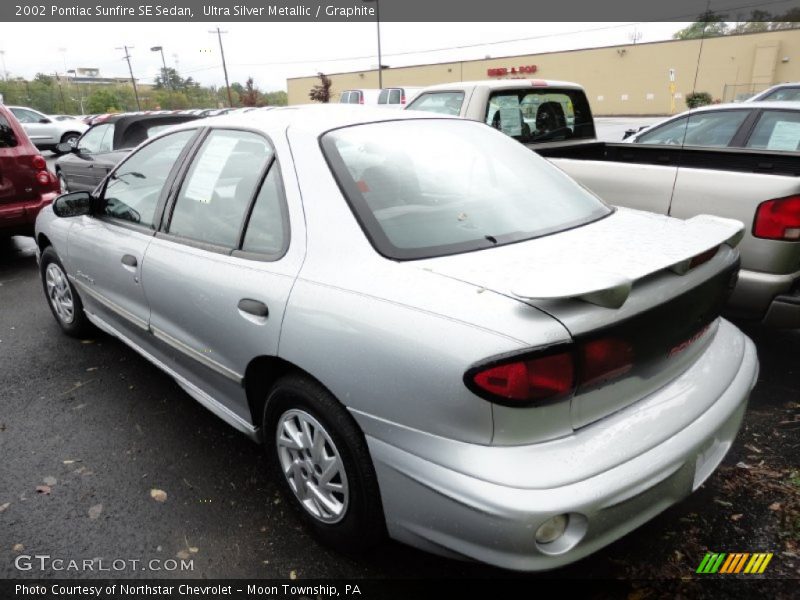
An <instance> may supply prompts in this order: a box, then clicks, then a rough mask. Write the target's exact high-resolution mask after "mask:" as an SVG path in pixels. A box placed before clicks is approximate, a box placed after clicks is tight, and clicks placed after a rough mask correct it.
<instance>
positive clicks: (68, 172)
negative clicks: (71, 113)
mask: <svg viewBox="0 0 800 600" xmlns="http://www.w3.org/2000/svg"><path fill="white" fill-rule="evenodd" d="M109 131H110V132H111V137H113V135H114V125H113V124H112V123H103V124H102V125H95V126H94V127H92V128H91V129H90V130H89V131H87V132H86V133H85V134H84V135H83V136H82V137H81V138H80V139H79V140H78V143H77V144H76V145H75V149H74V150H73V152H72V154H70V155H69V156H68V157H66V158H64V159H62V160H61V161H59V169H60V170H61V174H62V176H63V177H64V179H66V181H67V185H68V186H69V189H70V191H73V192H76V191H87V192H91V191H92V190H94V188H95V187H97V184H98V183H100V181H99V180H97V179H96V178H95V176H94V167H95V161H96V158H97V156H98V155H99V154H100V153H101V152H102V148H103V140H104V138H106V137H108V134H109ZM103 174H104V175H105V173H103ZM101 179H102V178H101Z"/></svg>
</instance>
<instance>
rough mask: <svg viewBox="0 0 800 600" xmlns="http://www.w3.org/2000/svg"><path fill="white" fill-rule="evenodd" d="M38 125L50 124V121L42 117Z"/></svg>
mask: <svg viewBox="0 0 800 600" xmlns="http://www.w3.org/2000/svg"><path fill="white" fill-rule="evenodd" d="M39 123H41V124H42V125H46V124H47V123H52V121H51V120H50V119H46V118H44V117H42V118H41V119H39Z"/></svg>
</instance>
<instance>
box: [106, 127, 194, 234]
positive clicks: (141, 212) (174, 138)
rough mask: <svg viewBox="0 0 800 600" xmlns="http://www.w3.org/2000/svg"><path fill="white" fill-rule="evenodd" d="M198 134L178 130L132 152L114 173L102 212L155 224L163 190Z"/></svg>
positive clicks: (146, 224) (136, 221)
mask: <svg viewBox="0 0 800 600" xmlns="http://www.w3.org/2000/svg"><path fill="white" fill-rule="evenodd" d="M194 135H195V130H194V129H187V130H184V131H178V132H176V133H172V134H170V135H166V136H164V137H162V138H159V139H157V140H156V141H154V142H153V143H151V144H148V145H147V146H145V147H144V148H142V149H141V150H139V151H138V152H134V153H133V154H131V155H130V157H129V158H128V159H127V160H126V161H125V162H123V163H122V164H120V166H119V167H118V168H117V170H116V171H114V173H113V174H112V175H111V177H110V179H109V181H108V184H107V186H106V190H105V194H104V196H103V201H104V206H103V209H102V211H101V214H103V215H105V216H108V217H113V218H115V219H123V220H125V221H131V222H132V223H137V224H139V225H145V226H147V227H153V221H154V218H155V212H156V205H157V204H158V199H159V196H160V195H161V190H162V188H163V187H164V184H165V183H166V181H167V178H168V177H169V174H170V171H172V167H173V166H174V165H175V161H176V160H178V156H180V154H181V151H182V150H183V149H184V147H185V146H186V144H187V143H189V140H191V139H192V137H194Z"/></svg>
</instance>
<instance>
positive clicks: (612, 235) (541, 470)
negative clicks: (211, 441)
mask: <svg viewBox="0 0 800 600" xmlns="http://www.w3.org/2000/svg"><path fill="white" fill-rule="evenodd" d="M741 235H742V225H741V223H738V222H736V221H732V220H727V219H720V218H716V217H695V218H693V219H689V220H687V221H680V220H677V219H671V218H669V217H665V216H660V215H652V214H649V213H644V212H639V211H635V210H626V209H616V210H615V209H612V208H610V207H609V206H607V205H605V204H604V203H603V202H601V201H600V200H599V199H598V198H596V197H595V196H594V195H592V194H591V193H590V192H588V191H587V190H586V189H584V188H583V187H581V186H579V185H577V184H576V183H575V182H574V181H572V180H571V179H570V178H569V177H567V176H566V175H564V174H563V173H562V172H561V171H560V170H558V169H556V168H554V167H553V166H552V165H550V164H549V163H548V162H547V161H545V160H543V159H541V158H539V157H538V156H537V155H536V154H535V153H533V152H529V151H528V150H526V149H525V147H524V146H522V145H520V144H517V143H516V142H514V141H513V140H511V139H509V138H508V137H507V136H505V135H502V134H500V133H498V132H497V131H493V130H492V129H490V128H489V127H486V126H484V125H482V124H477V123H473V122H469V121H465V120H461V119H453V118H441V117H437V116H435V115H423V114H419V113H411V112H407V113H400V114H398V113H387V112H386V111H385V110H380V109H369V108H358V109H354V108H351V107H342V106H317V107H313V106H312V107H305V108H296V109H293V110H273V111H257V112H253V113H248V114H247V115H240V116H226V117H222V118H219V119H207V120H203V121H196V122H190V123H186V124H182V125H179V126H177V127H176V128H175V129H172V130H171V131H169V132H165V133H162V134H160V135H158V136H156V137H154V138H153V139H151V140H148V141H147V142H146V143H145V144H143V145H142V146H139V147H138V148H137V149H136V151H134V152H132V153H131V154H130V155H129V156H128V157H126V159H125V160H124V161H122V162H121V163H120V164H119V165H117V167H116V168H115V169H114V170H113V171H112V173H111V175H110V176H109V177H108V178H107V179H106V181H105V184H104V186H103V187H102V188H101V189H99V190H98V191H97V193H96V195H94V196H93V195H91V194H89V193H88V192H73V193H71V194H66V195H64V196H61V197H60V198H59V199H58V200H57V201H56V203H55V205H54V207H53V208H52V209H46V210H45V211H43V212H42V214H41V215H40V216H39V219H38V220H37V243H38V257H39V262H40V268H41V276H42V281H43V285H44V290H45V293H46V295H47V299H48V302H49V304H50V307H51V309H52V312H53V315H54V317H55V319H56V321H57V323H58V324H59V325H60V327H61V328H62V329H63V330H64V331H65V332H66V333H68V334H72V335H81V334H83V333H85V331H86V328H87V327H88V326H89V325H90V324H93V325H95V326H97V327H99V328H100V329H102V330H103V331H106V332H108V333H110V334H112V335H115V336H117V337H119V338H120V339H121V340H122V341H123V342H125V343H126V344H128V345H130V346H131V347H132V348H133V349H135V350H136V351H137V352H139V353H141V354H142V355H143V356H145V357H146V358H147V359H149V360H150V361H152V362H153V363H154V364H155V365H157V366H158V367H160V368H161V369H163V370H164V371H165V372H167V373H168V374H169V375H171V376H172V377H174V378H175V379H176V380H177V382H178V383H179V385H180V386H181V387H183V389H185V390H186V391H187V392H188V393H189V394H190V395H191V396H193V397H194V398H195V399H197V400H198V401H199V402H200V403H201V404H203V405H204V406H206V407H208V408H209V409H210V410H212V411H213V412H214V413H216V414H217V415H218V416H220V417H221V418H222V419H223V420H225V421H227V422H228V423H230V424H231V425H233V426H234V427H235V428H237V429H238V430H240V431H242V432H244V433H246V434H247V435H249V436H250V437H251V438H253V439H255V440H260V441H262V442H263V444H264V446H265V448H266V451H267V453H268V456H269V460H270V464H271V465H272V467H273V468H274V470H275V473H276V476H277V477H278V478H279V481H280V482H281V483H280V485H281V486H282V489H283V490H284V491H285V493H286V495H287V497H288V498H289V500H290V501H291V503H292V504H293V505H294V506H295V507H296V508H297V510H298V512H299V514H300V515H301V516H302V518H303V519H304V520H305V522H306V523H307V524H308V525H309V527H311V529H312V530H313V531H315V532H316V533H317V535H319V536H320V537H321V538H322V539H324V540H325V541H327V542H329V543H333V544H336V545H338V546H340V547H348V548H354V547H365V546H368V545H370V544H373V543H375V542H376V541H378V540H380V539H381V537H382V535H383V534H384V532H388V534H389V535H390V536H392V537H393V538H395V539H397V540H400V541H403V542H406V543H409V544H412V545H415V546H418V547H420V548H424V549H426V550H430V551H434V552H439V553H442V554H446V555H450V556H459V557H469V558H472V559H476V560H480V561H485V562H488V563H491V564H494V565H499V566H502V567H506V568H511V569H521V570H535V569H546V568H553V567H556V566H559V565H562V564H565V563H569V562H571V561H574V560H577V559H579V558H581V557H583V556H586V555H587V554H590V553H592V552H594V551H596V550H597V549H599V548H601V547H603V546H605V545H606V544H608V543H610V542H612V541H614V540H615V539H617V538H619V537H620V536H622V535H624V534H625V533H627V532H629V531H631V530H632V529H634V528H635V527H637V526H639V525H640V524H642V523H644V522H645V521H647V520H648V519H650V518H652V517H653V516H654V515H656V514H657V513H659V512H661V511H662V510H664V509H665V508H666V507H667V506H669V505H671V504H673V503H674V502H676V501H678V500H679V499H681V498H683V497H684V496H686V495H688V494H689V493H690V492H691V491H692V490H694V489H697V487H698V486H700V485H701V484H702V483H703V481H704V480H705V479H706V478H707V477H708V476H709V475H710V474H711V472H712V471H713V470H714V469H715V468H716V466H717V465H718V464H719V462H720V461H721V460H722V458H723V456H724V455H725V453H726V452H727V450H728V449H729V448H730V446H731V444H732V442H733V439H734V437H735V435H736V432H737V430H738V428H739V426H740V423H741V420H742V416H743V413H744V410H745V406H746V400H747V397H748V394H749V392H750V389H751V388H752V386H753V384H754V382H755V379H756V375H757V370H758V366H757V359H756V353H755V350H754V346H753V344H752V342H750V341H749V340H748V339H747V338H746V337H745V336H744V335H743V334H742V333H741V332H740V331H739V330H738V329H736V328H735V327H734V326H733V325H731V324H730V323H728V322H727V321H725V320H723V319H721V318H719V316H718V315H719V311H720V309H721V306H722V303H723V302H724V300H725V296H726V295H727V293H728V291H729V289H730V287H731V285H732V283H733V281H734V280H735V277H736V271H737V269H738V253H737V251H736V250H735V246H736V243H737V241H738V240H739V239H740V237H741ZM145 288H146V290H147V293H146V294H145V292H144V290H145ZM87 426H91V424H87Z"/></svg>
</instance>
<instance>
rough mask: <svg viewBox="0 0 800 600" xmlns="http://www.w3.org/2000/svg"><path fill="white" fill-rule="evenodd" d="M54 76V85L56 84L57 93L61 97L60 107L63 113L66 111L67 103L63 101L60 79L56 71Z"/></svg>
mask: <svg viewBox="0 0 800 600" xmlns="http://www.w3.org/2000/svg"><path fill="white" fill-rule="evenodd" d="M54 75H55V76H56V83H58V93H59V94H60V95H61V107H62V108H63V109H64V112H65V113H66V112H68V111H67V102H66V101H65V100H64V88H62V87H61V79H60V78H59V77H58V71H55V72H54Z"/></svg>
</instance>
